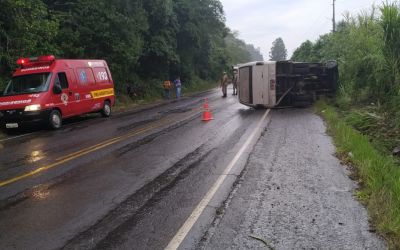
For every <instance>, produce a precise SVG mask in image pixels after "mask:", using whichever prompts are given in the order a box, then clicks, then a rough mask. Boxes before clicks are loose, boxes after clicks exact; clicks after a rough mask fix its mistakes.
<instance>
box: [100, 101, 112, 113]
mask: <svg viewBox="0 0 400 250" xmlns="http://www.w3.org/2000/svg"><path fill="white" fill-rule="evenodd" d="M100 113H101V115H102V116H103V117H109V116H110V115H111V104H110V102H109V101H105V102H104V106H103V109H102V110H101V111H100Z"/></svg>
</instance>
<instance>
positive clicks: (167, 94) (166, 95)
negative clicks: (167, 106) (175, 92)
mask: <svg viewBox="0 0 400 250" xmlns="http://www.w3.org/2000/svg"><path fill="white" fill-rule="evenodd" d="M171 88H172V84H171V81H170V80H165V81H164V83H163V89H164V98H165V99H169V98H170V97H171Z"/></svg>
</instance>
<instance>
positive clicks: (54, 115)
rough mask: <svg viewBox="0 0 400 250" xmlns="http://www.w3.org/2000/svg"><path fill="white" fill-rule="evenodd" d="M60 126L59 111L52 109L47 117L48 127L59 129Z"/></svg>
mask: <svg viewBox="0 0 400 250" xmlns="http://www.w3.org/2000/svg"><path fill="white" fill-rule="evenodd" d="M61 125H62V118H61V114H60V111H58V110H56V109H54V110H52V111H51V112H50V115H49V126H50V128H51V129H59V128H61Z"/></svg>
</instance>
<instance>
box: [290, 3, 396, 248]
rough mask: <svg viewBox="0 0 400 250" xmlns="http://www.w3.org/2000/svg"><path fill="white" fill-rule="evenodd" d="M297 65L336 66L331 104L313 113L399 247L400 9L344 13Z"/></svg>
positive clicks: (298, 56)
mask: <svg viewBox="0 0 400 250" xmlns="http://www.w3.org/2000/svg"><path fill="white" fill-rule="evenodd" d="M292 59H293V60H296V61H316V62H318V61H326V60H332V59H333V60H337V61H338V62H339V74H340V87H339V89H338V93H337V96H336V98H335V100H334V101H332V102H331V103H329V105H328V104H327V103H324V102H321V103H319V104H318V105H317V107H318V110H319V111H320V112H321V114H322V115H323V117H324V118H325V119H326V120H327V122H328V125H329V131H330V132H331V133H332V135H333V137H334V140H335V143H336V145H337V147H338V153H339V155H340V156H341V158H342V159H344V160H345V161H348V162H349V163H351V165H353V166H354V168H355V177H356V179H357V180H358V181H359V182H360V184H361V189H360V191H359V192H358V194H357V195H358V197H359V198H360V200H361V201H363V202H364V203H365V204H366V206H367V207H368V210H369V214H370V216H371V218H372V220H373V223H374V225H375V226H376V229H377V230H378V232H379V233H380V234H382V235H383V236H384V237H385V238H386V239H387V240H388V242H389V245H390V248H391V249H400V158H399V157H398V156H395V154H396V153H397V154H399V152H397V151H400V148H399V147H400V6H399V4H398V3H397V2H393V3H391V2H386V3H383V4H382V5H381V6H373V7H372V8H371V9H370V10H368V11H367V10H366V11H363V12H361V13H360V14H358V15H356V16H351V15H349V14H346V15H345V19H344V21H342V22H340V23H339V24H338V25H337V31H336V32H332V33H329V34H326V35H323V36H321V37H320V38H319V39H318V40H317V41H316V42H311V41H306V42H304V43H303V44H302V45H301V46H300V47H299V48H298V49H297V50H296V51H295V52H294V54H293V57H292Z"/></svg>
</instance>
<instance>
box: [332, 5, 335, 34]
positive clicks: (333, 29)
mask: <svg viewBox="0 0 400 250" xmlns="http://www.w3.org/2000/svg"><path fill="white" fill-rule="evenodd" d="M335 2H336V0H333V4H332V5H333V18H332V25H333V26H332V32H336V9H335V7H336V6H335Z"/></svg>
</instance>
